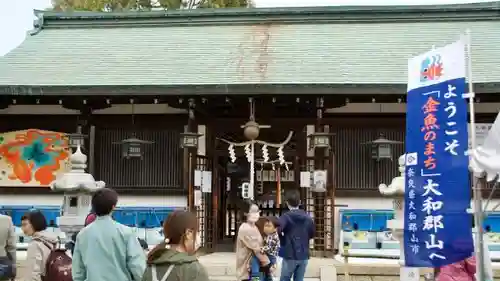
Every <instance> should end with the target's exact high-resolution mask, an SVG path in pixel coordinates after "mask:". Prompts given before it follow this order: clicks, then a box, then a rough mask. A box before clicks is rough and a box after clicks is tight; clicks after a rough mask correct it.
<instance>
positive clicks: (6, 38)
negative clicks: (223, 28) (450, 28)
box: [0, 0, 491, 56]
mask: <svg viewBox="0 0 500 281" xmlns="http://www.w3.org/2000/svg"><path fill="white" fill-rule="evenodd" d="M490 1H491V0H406V1H405V0H254V2H255V4H256V6H257V7H303V6H340V5H427V4H428V5H433V4H456V3H471V2H490ZM5 2H6V3H3V5H2V7H3V8H2V9H0V38H1V39H0V56H3V55H5V54H6V53H8V52H9V51H10V50H12V49H14V48H15V47H17V46H18V45H19V44H21V42H22V41H23V40H24V38H25V37H26V32H27V31H29V30H31V29H32V27H33V20H34V16H33V9H45V8H48V7H50V3H51V0H15V1H5Z"/></svg>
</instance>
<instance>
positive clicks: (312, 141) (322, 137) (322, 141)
mask: <svg viewBox="0 0 500 281" xmlns="http://www.w3.org/2000/svg"><path fill="white" fill-rule="evenodd" d="M333 135H334V134H331V133H325V132H316V133H312V134H310V135H308V136H307V137H308V138H309V147H310V148H311V149H315V148H330V139H331V138H332V136H333Z"/></svg>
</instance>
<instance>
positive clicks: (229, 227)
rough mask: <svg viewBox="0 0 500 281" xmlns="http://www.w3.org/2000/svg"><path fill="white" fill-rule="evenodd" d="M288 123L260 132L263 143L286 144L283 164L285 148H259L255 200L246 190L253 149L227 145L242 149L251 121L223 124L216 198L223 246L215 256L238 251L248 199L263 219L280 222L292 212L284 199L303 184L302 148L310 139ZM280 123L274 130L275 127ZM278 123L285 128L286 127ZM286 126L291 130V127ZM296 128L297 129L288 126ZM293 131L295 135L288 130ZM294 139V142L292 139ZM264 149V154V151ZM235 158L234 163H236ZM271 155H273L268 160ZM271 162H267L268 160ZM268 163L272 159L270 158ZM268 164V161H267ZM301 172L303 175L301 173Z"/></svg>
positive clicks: (219, 240)
mask: <svg viewBox="0 0 500 281" xmlns="http://www.w3.org/2000/svg"><path fill="white" fill-rule="evenodd" d="M284 122H286V123H288V122H287V121H282V122H279V121H278V122H276V121H274V122H265V124H264V121H262V123H263V125H262V127H263V128H261V130H260V134H259V138H258V140H262V141H265V142H267V143H270V144H273V143H283V142H284V141H285V140H287V139H289V140H288V141H287V143H286V145H284V146H283V147H282V149H281V150H282V152H283V153H282V156H283V157H282V158H283V159H282V160H280V159H279V158H280V157H279V154H281V152H278V150H279V148H276V147H269V146H268V147H264V144H259V143H256V144H255V145H254V179H253V180H254V182H253V184H254V187H255V188H254V190H253V195H252V194H250V195H249V194H246V191H245V189H244V188H242V186H243V185H244V184H249V183H250V178H251V171H250V170H251V168H250V166H251V164H250V163H251V161H250V159H249V157H248V156H249V155H248V147H247V148H245V146H239V147H238V146H234V145H233V147H230V146H231V144H229V143H227V142H226V141H230V142H234V143H241V142H244V141H245V136H244V135H243V129H242V128H241V124H244V123H245V120H234V121H224V120H221V121H220V122H217V124H218V125H220V127H219V128H221V129H223V130H220V131H217V132H216V134H215V135H216V136H217V137H216V139H217V140H216V144H215V153H214V163H216V165H215V166H214V169H216V170H217V171H216V172H214V175H216V179H214V184H215V185H214V189H216V191H215V190H214V195H213V196H215V197H216V198H217V200H218V204H219V206H218V210H217V218H216V219H217V221H218V225H219V227H218V229H217V230H216V233H215V235H216V236H217V237H216V239H217V244H216V246H215V248H214V251H221V252H226V251H227V252H232V251H234V246H235V241H236V240H235V239H236V235H237V231H238V227H239V225H240V224H241V223H242V222H243V219H244V218H243V211H242V210H241V209H240V208H241V207H240V206H241V203H242V202H243V200H245V199H246V198H247V199H249V198H253V201H255V202H256V203H257V204H258V205H259V208H260V209H261V216H279V215H280V214H281V213H282V212H283V210H285V208H286V206H285V204H284V200H283V198H284V194H285V192H286V191H287V190H290V189H294V188H295V189H298V188H299V183H298V180H299V178H298V177H297V176H296V175H299V174H300V172H298V168H297V167H299V163H298V161H299V159H300V157H299V153H298V151H299V150H297V142H298V141H299V139H300V138H304V139H305V136H304V134H303V133H302V130H300V129H299V128H293V127H292V126H287V125H284ZM273 123H274V124H273ZM276 123H281V124H280V125H278V124H276ZM286 123H285V124H286ZM288 124H290V125H292V123H288ZM288 128H291V129H288ZM289 135H290V137H289V138H288V136H289ZM263 148H264V149H263ZM233 152H234V157H231V155H232V153H233ZM265 154H268V155H265ZM265 157H266V158H265ZM267 157H268V158H267ZM264 158H265V159H266V161H264ZM296 170H297V174H296V172H295V171H296Z"/></svg>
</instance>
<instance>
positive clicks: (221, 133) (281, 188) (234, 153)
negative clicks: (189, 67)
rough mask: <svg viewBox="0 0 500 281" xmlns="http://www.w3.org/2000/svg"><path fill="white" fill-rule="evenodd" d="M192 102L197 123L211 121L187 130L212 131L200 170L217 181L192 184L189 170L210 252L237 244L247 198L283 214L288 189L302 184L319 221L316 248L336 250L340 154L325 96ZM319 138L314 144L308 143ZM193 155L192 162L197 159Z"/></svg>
mask: <svg viewBox="0 0 500 281" xmlns="http://www.w3.org/2000/svg"><path fill="white" fill-rule="evenodd" d="M256 101H258V102H259V105H258V109H259V111H258V112H257V114H255V105H254V102H256ZM190 104H191V105H193V106H192V107H191V108H190V110H191V111H190V112H191V113H190V114H189V116H190V119H192V121H194V116H197V118H196V120H198V121H196V122H197V123H198V122H199V120H203V121H205V122H204V123H202V124H204V125H202V126H205V127H206V128H205V129H204V131H203V132H201V131H200V129H199V128H198V132H197V133H196V126H193V122H191V123H188V124H189V126H187V127H188V128H191V129H189V130H190V131H189V132H191V133H187V135H193V133H192V132H195V133H194V135H195V136H199V135H201V134H203V135H204V138H205V139H204V141H203V143H204V145H205V147H204V151H205V154H202V155H203V156H201V154H200V153H198V154H197V163H196V169H197V170H202V171H203V170H204V171H208V173H211V179H210V182H211V185H210V184H207V185H205V184H203V186H202V187H201V188H200V186H199V185H196V184H195V185H194V187H192V186H193V185H189V183H190V182H192V181H190V180H189V176H188V175H186V182H187V183H188V187H189V190H190V194H191V195H190V197H189V202H190V205H189V206H192V208H194V209H195V210H196V211H197V216H198V218H199V221H200V232H201V233H202V240H203V243H204V244H203V245H204V247H205V249H206V251H207V252H215V251H218V252H224V251H226V252H232V251H234V250H235V249H234V246H235V239H236V236H237V231H238V228H239V225H240V224H241V223H242V222H243V220H244V218H243V211H244V210H242V209H241V208H242V203H243V201H244V200H245V199H252V200H253V201H254V202H256V203H257V204H258V205H259V207H260V209H261V211H262V212H261V215H262V216H280V215H281V214H282V213H283V212H285V211H287V209H286V205H285V203H284V196H285V194H286V192H287V191H288V190H298V191H299V192H300V194H301V202H302V205H301V207H302V208H303V209H304V210H305V211H306V212H308V213H309V214H310V215H311V217H313V218H314V220H315V222H316V227H317V230H316V233H317V237H316V238H315V242H314V243H313V245H312V247H313V248H312V250H313V251H314V252H313V254H315V255H320V256H323V255H325V252H332V247H331V240H332V231H331V230H332V229H333V217H332V215H331V213H332V210H333V181H332V180H333V170H332V168H333V154H332V153H330V152H331V150H332V149H331V147H330V145H329V141H330V139H331V135H332V134H330V133H329V131H328V130H329V126H327V125H323V123H322V112H323V111H324V107H323V105H324V103H323V99H321V98H319V99H316V100H315V102H312V100H311V101H309V102H304V103H298V104H297V103H296V100H284V102H283V103H279V104H278V103H274V100H272V101H271V102H269V101H268V100H266V99H265V98H263V99H257V100H254V99H253V98H246V99H232V100H230V101H229V102H225V103H223V104H221V103H215V102H214V103H208V102H206V103H205V104H203V103H202V106H199V107H196V112H197V113H199V114H198V115H196V114H195V113H194V111H195V107H194V102H191V101H190ZM315 109H317V110H315ZM209 113H210V114H209ZM315 114H316V115H317V116H314V115H315ZM200 115H201V116H200ZM209 116H210V117H211V118H209ZM297 116H301V117H300V118H299V117H297ZM315 123H316V124H315ZM198 124H200V123H198ZM311 136H314V137H313V140H314V141H313V142H312V141H308V137H311ZM325 139H326V140H327V141H326V142H325ZM199 151H200V150H199ZM199 151H198V152H199ZM191 152H193V153H194V150H191ZM185 159H186V160H185V161H184V163H188V164H189V163H190V162H191V161H189V158H185ZM202 162H203V163H207V164H206V165H202ZM186 167H192V166H190V165H187V166H186ZM204 167H207V168H204ZM205 169H208V170H205ZM189 170H190V169H187V170H186V171H189ZM202 171H198V174H199V173H201V172H202ZM316 171H318V172H323V174H324V175H325V176H324V177H323V179H322V180H321V181H319V183H321V184H320V186H319V187H318V186H317V183H318V181H316V180H315V181H314V184H313V174H314V177H316V175H315V172H316ZM302 173H303V174H304V179H302V181H304V182H305V183H307V184H306V185H304V186H303V187H301V174H302ZM187 174H189V173H187ZM193 174H194V171H193V173H192V174H191V175H193ZM327 174H328V176H326V175H327ZM204 178H206V177H205V176H204ZM307 179H309V181H308V180H307ZM195 182H196V181H195ZM199 182H201V181H199ZM203 182H205V180H203ZM207 186H208V187H207ZM251 187H253V188H251Z"/></svg>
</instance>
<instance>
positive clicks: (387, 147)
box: [364, 134, 402, 161]
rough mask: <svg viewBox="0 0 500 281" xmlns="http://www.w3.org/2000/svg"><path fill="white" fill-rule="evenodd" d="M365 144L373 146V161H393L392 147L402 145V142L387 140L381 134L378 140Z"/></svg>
mask: <svg viewBox="0 0 500 281" xmlns="http://www.w3.org/2000/svg"><path fill="white" fill-rule="evenodd" d="M364 144H366V145H371V148H372V159H375V160H377V161H380V160H382V159H389V160H391V161H392V146H394V145H398V144H402V142H400V141H394V140H389V139H386V138H385V137H384V135H383V134H380V136H379V138H378V139H376V140H373V141H370V142H367V143H364Z"/></svg>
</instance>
